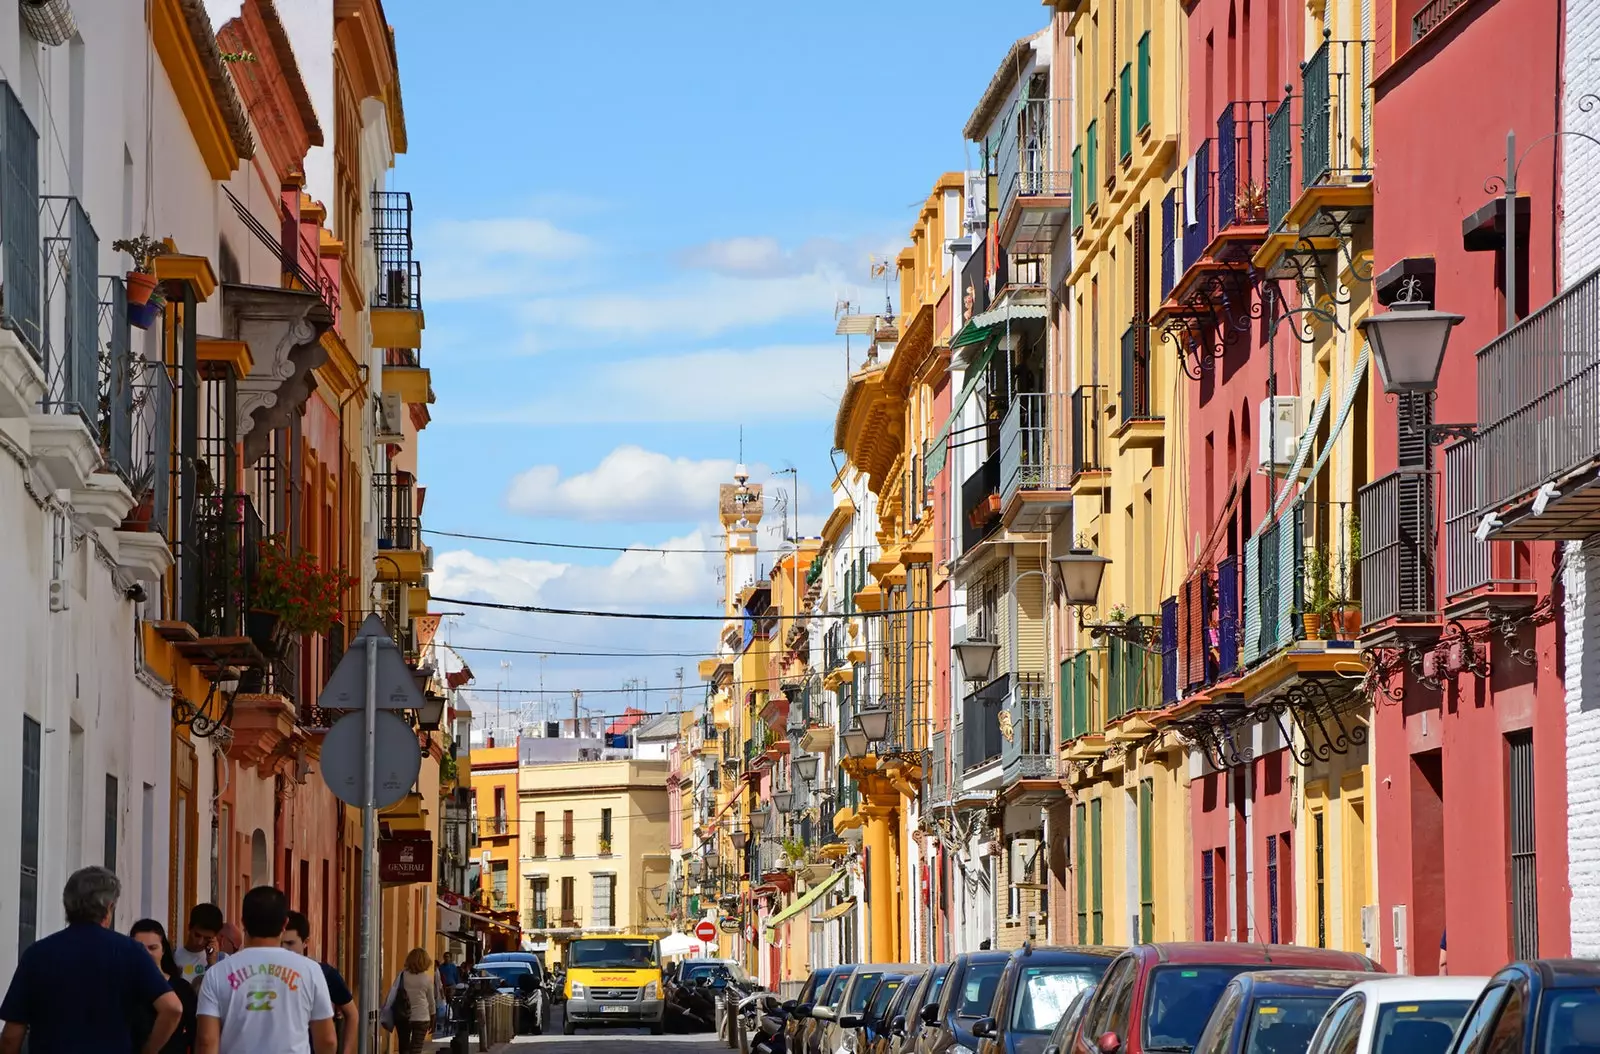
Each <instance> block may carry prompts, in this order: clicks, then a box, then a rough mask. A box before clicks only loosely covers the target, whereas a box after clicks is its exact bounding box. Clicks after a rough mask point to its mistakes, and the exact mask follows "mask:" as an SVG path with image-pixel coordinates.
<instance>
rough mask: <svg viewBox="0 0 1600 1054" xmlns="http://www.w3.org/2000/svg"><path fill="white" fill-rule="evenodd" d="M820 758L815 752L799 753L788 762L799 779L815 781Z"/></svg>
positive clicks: (808, 781) (809, 781)
mask: <svg viewBox="0 0 1600 1054" xmlns="http://www.w3.org/2000/svg"><path fill="white" fill-rule="evenodd" d="M821 760H822V759H821V758H819V757H817V755H815V754H799V755H796V756H795V759H794V760H793V761H791V762H790V763H789V764H790V766H791V767H792V768H793V769H794V771H795V772H796V773H797V774H798V775H799V776H800V778H801V779H803V780H805V781H806V782H807V783H815V782H816V779H817V764H818V762H820V761H821Z"/></svg>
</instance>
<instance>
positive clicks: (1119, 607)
mask: <svg viewBox="0 0 1600 1054" xmlns="http://www.w3.org/2000/svg"><path fill="white" fill-rule="evenodd" d="M1107 619H1108V620H1109V621H1111V622H1115V623H1117V624H1119V625H1120V624H1121V623H1124V622H1127V621H1128V608H1127V606H1126V605H1123V604H1113V605H1112V606H1111V614H1110V615H1109V616H1107Z"/></svg>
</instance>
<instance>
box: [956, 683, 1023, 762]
mask: <svg viewBox="0 0 1600 1054" xmlns="http://www.w3.org/2000/svg"><path fill="white" fill-rule="evenodd" d="M1010 693H1011V675H1010V674H1001V675H1000V676H999V677H997V678H995V679H994V680H992V681H990V682H989V683H988V684H986V685H984V686H983V687H982V688H979V689H978V690H977V691H975V692H973V693H971V694H970V695H968V696H967V697H966V699H964V700H963V701H962V705H961V764H962V766H963V770H964V771H966V772H971V771H972V770H973V769H976V768H981V767H982V766H984V765H987V764H988V763H989V762H991V761H994V760H996V759H998V758H999V757H1000V750H1001V743H1000V710H1001V708H1002V707H1003V706H1005V704H1006V700H1007V699H1008V697H1009V696H1010Z"/></svg>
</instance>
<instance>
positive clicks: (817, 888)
mask: <svg viewBox="0 0 1600 1054" xmlns="http://www.w3.org/2000/svg"><path fill="white" fill-rule="evenodd" d="M843 877H844V872H843V871H835V872H834V873H833V874H831V875H829V876H828V877H827V878H825V879H823V880H822V881H821V882H819V883H817V884H816V885H814V886H812V887H811V888H810V889H808V890H806V891H805V894H804V895H803V896H802V897H801V898H800V899H799V900H797V901H795V902H794V903H793V904H790V905H789V906H788V907H786V908H784V909H783V910H782V911H780V912H778V913H777V914H776V915H774V916H772V918H770V919H768V920H767V929H768V930H769V931H770V930H775V929H777V928H778V927H779V926H781V925H783V924H784V923H785V922H788V921H789V920H790V919H792V918H794V917H795V916H796V915H798V914H800V913H801V912H802V911H804V910H806V909H807V908H809V907H810V906H811V905H812V904H813V903H815V902H816V899H817V898H818V897H820V896H822V894H824V893H826V892H827V891H828V890H830V889H832V888H833V884H834V883H835V882H837V881H839V879H841V878H843Z"/></svg>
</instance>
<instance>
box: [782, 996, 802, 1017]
mask: <svg viewBox="0 0 1600 1054" xmlns="http://www.w3.org/2000/svg"><path fill="white" fill-rule="evenodd" d="M782 1006H783V1009H784V1012H785V1013H788V1014H792V1013H794V1012H795V1011H796V1010H798V1009H799V1008H800V1000H798V999H786V1000H784V1001H783V1004H782Z"/></svg>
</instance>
